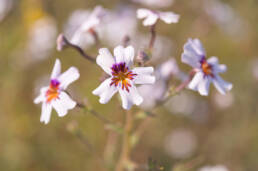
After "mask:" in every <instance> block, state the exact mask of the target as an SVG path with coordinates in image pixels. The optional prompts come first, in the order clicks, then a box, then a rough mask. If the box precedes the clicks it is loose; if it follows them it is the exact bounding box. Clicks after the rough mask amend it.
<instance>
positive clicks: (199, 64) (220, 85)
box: [182, 39, 232, 96]
mask: <svg viewBox="0 0 258 171" xmlns="http://www.w3.org/2000/svg"><path fill="white" fill-rule="evenodd" d="M182 62H183V63H186V64H188V65H190V66H192V67H193V68H194V69H195V71H196V73H195V75H194V77H193V79H192V81H191V82H190V83H189V85H188V87H189V88H190V89H192V90H195V91H199V93H200V94H201V95H203V96H207V95H208V94H209V86H210V83H211V82H213V84H214V86H215V87H216V89H217V90H218V91H219V92H220V93H221V94H225V93H226V91H229V90H231V89H232V84H231V83H228V82H226V81H224V80H223V79H222V78H221V77H220V76H219V73H223V72H226V70H227V67H226V65H223V64H218V58H217V57H211V58H209V59H207V58H206V52H205V50H204V48H203V46H202V44H201V42H200V40H198V39H194V40H192V39H189V40H188V42H187V43H186V44H185V45H184V53H183V54H182Z"/></svg>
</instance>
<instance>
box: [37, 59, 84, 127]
mask: <svg viewBox="0 0 258 171" xmlns="http://www.w3.org/2000/svg"><path fill="white" fill-rule="evenodd" d="M79 77H80V74H79V71H78V69H77V68H75V67H71V68H69V69H68V70H67V71H65V72H64V73H62V74H61V63H60V60H59V59H57V60H56V62H55V66H54V68H53V71H52V74H51V80H50V85H49V86H48V87H43V88H41V90H40V95H39V96H38V97H37V98H36V99H35V100H34V103H36V104H38V103H40V102H42V112H41V118H40V122H44V123H45V124H47V123H48V122H49V121H50V116H51V111H52V108H54V109H55V110H56V111H57V114H58V116H60V117H63V116H65V115H66V114H67V111H68V110H69V109H73V108H74V107H75V106H76V102H74V101H73V100H72V99H71V98H70V97H69V95H68V94H67V93H66V92H65V91H64V90H65V89H66V88H67V87H68V85H69V84H71V83H72V82H74V81H75V80H77V79H78V78H79Z"/></svg>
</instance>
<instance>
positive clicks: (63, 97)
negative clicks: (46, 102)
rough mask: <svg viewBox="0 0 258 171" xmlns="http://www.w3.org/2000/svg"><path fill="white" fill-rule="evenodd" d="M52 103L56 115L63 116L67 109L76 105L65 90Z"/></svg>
mask: <svg viewBox="0 0 258 171" xmlns="http://www.w3.org/2000/svg"><path fill="white" fill-rule="evenodd" d="M52 105H53V107H54V109H55V110H56V112H57V114H58V116H59V117H63V116H65V115H66V114H67V112H68V110H70V109H73V108H74V107H75V106H76V103H75V102H74V101H73V100H72V99H71V98H70V97H69V96H68V95H67V94H66V93H65V92H61V93H60V95H59V98H58V99H56V100H54V101H53V102H52Z"/></svg>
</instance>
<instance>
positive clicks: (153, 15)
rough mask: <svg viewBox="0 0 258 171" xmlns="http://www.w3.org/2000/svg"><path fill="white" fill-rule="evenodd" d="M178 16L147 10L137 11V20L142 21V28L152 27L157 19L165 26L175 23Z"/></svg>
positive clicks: (171, 13)
mask: <svg viewBox="0 0 258 171" xmlns="http://www.w3.org/2000/svg"><path fill="white" fill-rule="evenodd" d="M179 17H180V16H179V15H178V14H175V13H173V12H161V11H154V10H149V9H144V8H141V9H138V10H137V18H139V19H144V21H143V25H144V26H152V25H155V24H156V23H157V21H158V19H160V20H162V21H164V22H165V23H167V24H171V23H177V22H178V20H179Z"/></svg>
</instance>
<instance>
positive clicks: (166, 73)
mask: <svg viewBox="0 0 258 171" xmlns="http://www.w3.org/2000/svg"><path fill="white" fill-rule="evenodd" d="M157 71H158V72H159V75H160V76H161V77H162V78H164V79H169V77H170V76H172V75H177V73H178V72H179V68H178V65H177V63H176V60H175V58H171V59H169V60H167V61H166V62H164V63H163V64H161V66H160V67H159V68H158V70H157Z"/></svg>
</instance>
